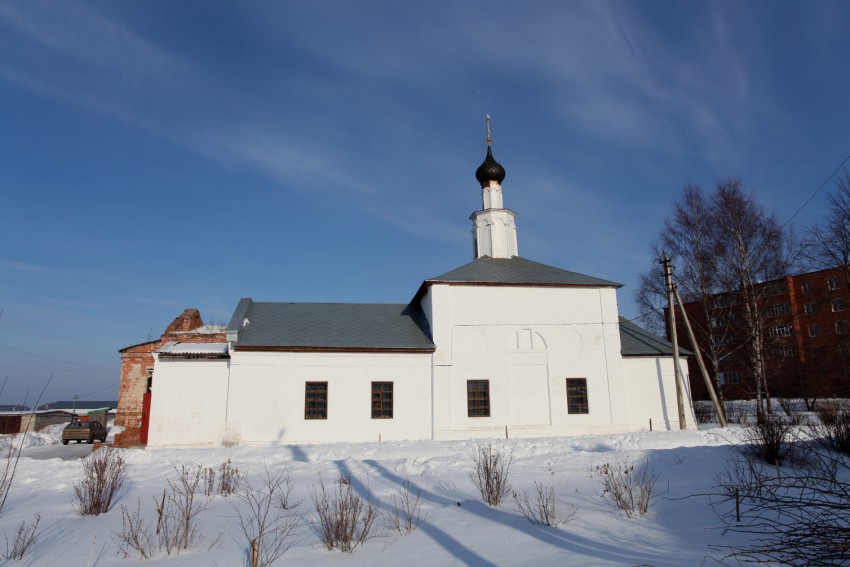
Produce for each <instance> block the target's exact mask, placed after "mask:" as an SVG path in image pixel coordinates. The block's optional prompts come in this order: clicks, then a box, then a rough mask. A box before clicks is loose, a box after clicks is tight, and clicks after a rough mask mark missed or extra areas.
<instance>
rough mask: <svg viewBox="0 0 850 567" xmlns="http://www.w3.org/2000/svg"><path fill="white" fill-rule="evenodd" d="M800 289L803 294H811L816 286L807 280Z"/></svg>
mask: <svg viewBox="0 0 850 567" xmlns="http://www.w3.org/2000/svg"><path fill="white" fill-rule="evenodd" d="M800 290H801V291H802V292H803V295H811V294H812V291H814V286H813V285H812V282H806V283H804V284H803V285H801V286H800Z"/></svg>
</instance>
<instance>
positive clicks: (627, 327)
mask: <svg viewBox="0 0 850 567" xmlns="http://www.w3.org/2000/svg"><path fill="white" fill-rule="evenodd" d="M620 349H621V350H620V352H621V353H622V355H623V356H673V343H670V342H668V341H666V340H664V339H662V338H661V337H659V336H657V335H653V334H652V333H650V332H649V331H647V330H646V329H643V328H641V327H638V326H637V325H635V324H634V323H632V322H631V321H629V320H628V319H625V318H623V317H620ZM679 354H681V355H682V356H689V355H691V354H693V353H692V352H691V351H689V350H686V349H683V348H682V347H679Z"/></svg>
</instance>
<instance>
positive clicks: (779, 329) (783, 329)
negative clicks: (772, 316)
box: [768, 324, 794, 338]
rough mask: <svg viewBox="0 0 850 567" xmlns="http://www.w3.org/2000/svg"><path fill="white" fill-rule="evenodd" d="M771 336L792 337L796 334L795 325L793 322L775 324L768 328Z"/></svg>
mask: <svg viewBox="0 0 850 567" xmlns="http://www.w3.org/2000/svg"><path fill="white" fill-rule="evenodd" d="M768 332H769V333H770V336H771V337H772V338H776V337H790V336H791V335H793V334H794V326H793V325H791V324H788V325H774V326H773V327H770V329H768Z"/></svg>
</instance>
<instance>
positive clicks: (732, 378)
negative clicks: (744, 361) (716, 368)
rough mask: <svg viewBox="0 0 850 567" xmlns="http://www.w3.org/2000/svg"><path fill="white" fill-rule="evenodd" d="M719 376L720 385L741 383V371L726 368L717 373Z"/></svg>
mask: <svg viewBox="0 0 850 567" xmlns="http://www.w3.org/2000/svg"><path fill="white" fill-rule="evenodd" d="M719 378H720V383H721V384H722V385H726V384H740V383H741V373H740V372H738V371H735V370H727V371H726V372H721V373H720V374H719Z"/></svg>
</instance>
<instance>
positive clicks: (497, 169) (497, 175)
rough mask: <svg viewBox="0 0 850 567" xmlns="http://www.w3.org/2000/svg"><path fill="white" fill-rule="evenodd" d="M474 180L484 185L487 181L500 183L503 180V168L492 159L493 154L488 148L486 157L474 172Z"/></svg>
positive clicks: (488, 147)
mask: <svg viewBox="0 0 850 567" xmlns="http://www.w3.org/2000/svg"><path fill="white" fill-rule="evenodd" d="M475 179H477V180H478V183H480V184H481V185H484V184H485V183H487V182H488V181H496V182H498V183H501V182H502V181H504V180H505V168H504V167H502V166H501V164H499V162H497V161H496V160H495V159H493V152H492V151H491V150H490V146H487V157H486V158H484V163H482V164H481V165H479V166H478V169H476V170H475Z"/></svg>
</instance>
